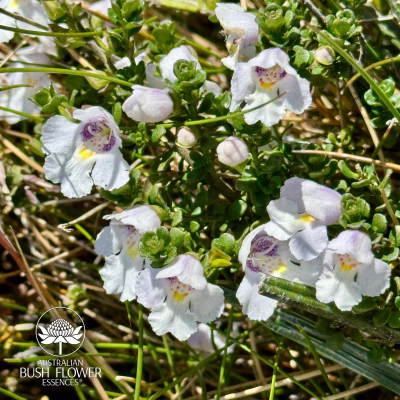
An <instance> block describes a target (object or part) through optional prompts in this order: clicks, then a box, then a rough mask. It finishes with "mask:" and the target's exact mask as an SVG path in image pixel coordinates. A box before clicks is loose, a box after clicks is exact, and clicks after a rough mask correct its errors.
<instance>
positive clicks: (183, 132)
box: [176, 128, 198, 149]
mask: <svg viewBox="0 0 400 400" xmlns="http://www.w3.org/2000/svg"><path fill="white" fill-rule="evenodd" d="M197 141H198V136H197V134H196V133H194V132H192V131H191V130H190V129H189V128H181V129H179V131H178V134H177V136H176V144H177V146H179V147H183V148H185V149H188V148H190V147H193V146H194V145H195V144H196V143H197Z"/></svg>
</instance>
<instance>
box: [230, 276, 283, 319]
mask: <svg viewBox="0 0 400 400" xmlns="http://www.w3.org/2000/svg"><path fill="white" fill-rule="evenodd" d="M261 278H262V274H260V273H259V272H254V271H252V270H250V269H246V274H245V276H244V278H243V280H242V282H241V283H240V285H239V288H238V290H237V292H236V297H237V298H238V300H239V302H240V304H241V305H242V306H243V308H242V311H243V314H246V315H247V316H248V317H249V318H250V319H252V320H255V321H266V320H267V319H268V318H269V317H270V316H271V315H272V314H273V313H274V311H275V308H276V306H277V305H278V302H277V301H276V300H273V299H270V298H268V297H266V296H263V295H261V294H259V293H258V286H259V284H260V281H261Z"/></svg>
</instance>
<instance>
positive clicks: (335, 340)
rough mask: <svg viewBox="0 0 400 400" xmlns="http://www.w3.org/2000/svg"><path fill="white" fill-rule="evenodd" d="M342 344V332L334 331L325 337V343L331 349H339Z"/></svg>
mask: <svg viewBox="0 0 400 400" xmlns="http://www.w3.org/2000/svg"><path fill="white" fill-rule="evenodd" d="M343 344H344V335H343V333H342V332H336V333H334V334H333V335H332V336H329V337H328V338H327V339H326V345H327V346H328V347H329V348H330V349H331V350H340V349H341V348H342V347H343Z"/></svg>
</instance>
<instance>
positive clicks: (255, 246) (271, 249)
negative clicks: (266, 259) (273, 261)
mask: <svg viewBox="0 0 400 400" xmlns="http://www.w3.org/2000/svg"><path fill="white" fill-rule="evenodd" d="M251 252H252V253H253V254H254V253H257V254H260V255H267V256H271V257H274V256H276V255H277V254H278V243H277V241H276V240H275V239H274V238H273V237H272V236H269V235H267V234H266V233H259V234H258V235H257V236H256V237H255V238H254V239H253V241H252V242H251Z"/></svg>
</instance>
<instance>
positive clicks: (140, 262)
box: [99, 235, 145, 301]
mask: <svg viewBox="0 0 400 400" xmlns="http://www.w3.org/2000/svg"><path fill="white" fill-rule="evenodd" d="M138 236H139V235H138ZM137 242H139V239H137ZM137 246H138V243H136V247H137ZM127 247H128V246H127V245H125V244H124V246H123V248H122V251H121V253H120V254H118V255H111V256H109V257H106V263H105V265H104V268H102V269H101V270H100V271H99V273H100V276H101V278H102V279H103V281H104V288H105V290H106V292H107V293H108V294H114V293H121V297H120V301H125V300H129V301H132V300H134V299H135V298H136V282H137V280H138V276H139V274H140V272H141V271H142V269H143V266H144V262H145V259H144V258H143V257H140V256H139V255H137V256H136V257H134V258H132V257H130V256H129V254H128V249H127Z"/></svg>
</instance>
